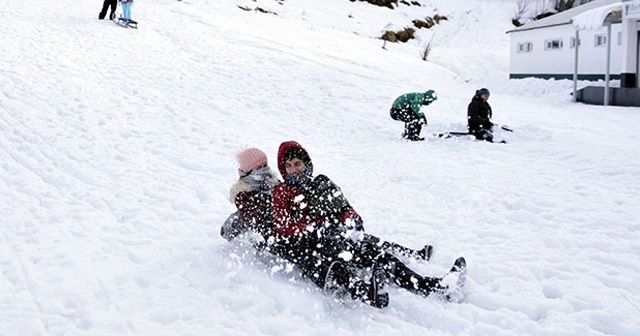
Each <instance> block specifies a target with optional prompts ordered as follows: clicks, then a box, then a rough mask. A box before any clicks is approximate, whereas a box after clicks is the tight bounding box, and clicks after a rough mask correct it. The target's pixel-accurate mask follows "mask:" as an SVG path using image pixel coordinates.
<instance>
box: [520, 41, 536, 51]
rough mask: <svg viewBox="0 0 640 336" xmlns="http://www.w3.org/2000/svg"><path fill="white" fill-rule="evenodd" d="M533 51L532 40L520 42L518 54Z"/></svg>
mask: <svg viewBox="0 0 640 336" xmlns="http://www.w3.org/2000/svg"><path fill="white" fill-rule="evenodd" d="M532 51H533V43H531V42H524V43H518V54H521V53H530V52H532Z"/></svg>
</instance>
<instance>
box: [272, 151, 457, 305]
mask: <svg viewBox="0 0 640 336" xmlns="http://www.w3.org/2000/svg"><path fill="white" fill-rule="evenodd" d="M278 170H279V171H280V174H282V177H283V179H284V183H282V184H279V185H277V186H275V188H274V190H273V222H274V226H275V230H276V233H277V234H278V235H279V237H280V238H279V240H280V243H281V244H282V245H284V246H294V247H296V249H298V248H302V250H303V251H304V253H305V254H307V255H308V253H309V251H313V253H312V254H313V255H314V256H316V260H314V262H315V263H316V265H320V266H319V271H320V272H319V273H318V274H317V275H318V276H319V278H320V279H322V278H324V277H325V276H326V275H327V272H329V271H330V268H331V266H332V265H334V264H335V263H336V262H338V263H340V264H345V265H348V266H355V267H359V268H370V270H371V272H372V274H373V275H372V280H371V282H370V284H371V286H372V287H373V288H372V289H370V290H369V291H368V292H367V293H365V298H366V299H365V301H366V300H368V301H369V303H371V304H372V305H374V306H378V307H379V306H385V305H386V303H385V302H388V294H386V293H385V294H383V295H380V294H379V290H381V289H382V286H381V285H382V284H383V283H385V282H392V283H395V284H397V285H398V286H400V287H402V288H404V289H407V290H409V291H411V292H414V293H417V294H421V295H424V296H428V295H430V294H432V293H434V292H436V293H443V294H445V295H448V293H450V292H451V291H455V290H460V287H461V286H462V285H463V282H464V273H465V270H466V261H465V260H464V258H459V259H458V260H456V263H455V264H454V266H453V267H452V269H451V271H450V273H448V274H450V276H449V278H453V279H454V280H455V281H454V283H451V282H450V281H449V282H447V283H446V284H445V282H443V279H442V278H431V277H423V276H421V275H419V274H417V273H416V272H414V271H413V270H411V269H409V267H407V266H406V265H405V264H404V263H402V262H401V261H400V260H399V259H398V258H396V257H395V256H393V255H392V254H390V253H387V252H386V251H385V250H384V249H383V248H382V246H381V245H380V244H378V242H377V241H372V240H370V239H366V235H365V234H364V227H363V220H362V217H360V215H359V214H358V213H357V212H356V211H355V210H354V208H353V207H352V206H351V205H350V204H349V201H348V200H347V199H346V197H345V196H344V194H343V193H342V191H341V189H340V188H339V187H338V186H337V185H336V184H335V183H333V182H332V181H331V180H330V179H329V178H328V177H326V176H324V175H318V176H316V177H314V176H313V162H312V161H311V158H310V156H309V153H308V152H307V150H306V149H305V148H304V147H302V146H301V145H300V144H299V143H297V142H295V141H286V142H283V143H282V144H281V145H280V148H279V149H278ZM294 252H295V251H294ZM381 276H383V277H384V279H381ZM323 285H324V284H323ZM372 293H373V296H372ZM376 295H377V296H376Z"/></svg>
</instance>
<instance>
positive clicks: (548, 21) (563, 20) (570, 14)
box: [507, 0, 620, 33]
mask: <svg viewBox="0 0 640 336" xmlns="http://www.w3.org/2000/svg"><path fill="white" fill-rule="evenodd" d="M618 2H620V0H595V1H591V2H587V3H586V4H584V5H580V6H578V7H574V8H571V9H569V10H566V11H564V12H560V13H558V14H554V15H551V16H549V17H546V18H544V19H541V20H536V21H531V22H527V23H525V24H524V25H522V26H520V27H517V28H514V29H512V30H509V31H507V33H513V32H519V31H524V30H532V29H540V28H546V27H552V26H562V25H567V24H571V19H573V18H574V17H575V16H577V15H579V14H582V13H584V12H586V11H588V10H592V9H594V8H598V7H602V6H607V5H611V4H615V3H618Z"/></svg>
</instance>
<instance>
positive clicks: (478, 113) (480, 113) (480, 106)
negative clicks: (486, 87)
mask: <svg viewBox="0 0 640 336" xmlns="http://www.w3.org/2000/svg"><path fill="white" fill-rule="evenodd" d="M491 117H492V112H491V105H489V103H488V102H487V101H485V100H484V99H482V97H480V96H479V95H475V96H473V98H472V99H471V103H469V107H468V109H467V122H468V128H469V132H472V133H473V132H475V131H479V130H481V129H485V130H491V128H492V127H493V123H492V122H491Z"/></svg>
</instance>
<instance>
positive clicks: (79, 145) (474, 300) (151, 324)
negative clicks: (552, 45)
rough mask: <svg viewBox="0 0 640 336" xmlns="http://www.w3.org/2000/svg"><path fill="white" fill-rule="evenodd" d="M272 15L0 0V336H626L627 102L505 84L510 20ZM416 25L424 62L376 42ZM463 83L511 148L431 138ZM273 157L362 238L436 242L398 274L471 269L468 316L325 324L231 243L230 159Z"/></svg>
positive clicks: (629, 272) (332, 11) (633, 236)
mask: <svg viewBox="0 0 640 336" xmlns="http://www.w3.org/2000/svg"><path fill="white" fill-rule="evenodd" d="M281 2H282V4H278V3H277V2H275V1H273V0H270V1H267V0H260V1H257V2H255V1H248V0H247V1H242V0H237V1H212V0H208V1H196V0H190V1H187V0H185V1H183V2H178V1H170V0H157V1H139V2H136V4H135V5H134V7H133V9H132V12H133V18H134V19H137V20H139V21H140V25H139V26H140V29H139V30H131V29H129V30H127V29H123V28H121V27H118V26H116V25H115V24H113V23H111V22H109V21H98V20H97V13H98V11H99V8H100V6H101V1H98V0H95V1H79V2H75V3H73V6H61V4H60V3H59V2H53V1H37V2H36V1H10V0H0V7H1V8H2V11H0V42H1V45H2V48H1V49H0V225H1V230H0V272H1V274H0V334H2V335H418V334H423V335H424V334H428V335H629V336H630V335H638V334H640V320H639V319H638V316H640V304H639V303H638V302H639V301H638V299H639V298H640V289H639V288H638V285H637V284H638V282H639V280H640V276H639V275H638V274H640V266H639V264H640V263H639V262H638V261H639V260H638V258H639V255H640V243H639V242H640V224H639V221H638V219H637V214H638V212H639V210H640V200H639V199H638V195H640V146H638V144H639V141H640V136H639V135H638V132H637V130H638V129H640V109H638V108H622V107H607V108H605V107H597V106H588V105H582V104H573V103H571V102H570V96H569V92H570V91H571V88H572V84H571V83H569V82H566V81H555V82H554V81H538V80H519V81H508V80H507V79H506V78H507V68H508V48H509V45H508V36H507V35H506V34H504V31H506V30H507V29H509V28H510V27H509V24H510V19H511V17H512V16H513V13H514V11H515V4H514V3H515V1H498V0H494V1H480V0H465V1H461V0H456V1H451V0H430V1H421V3H423V4H424V6H423V7H420V8H418V7H411V8H408V7H401V8H400V9H399V10H396V11H391V10H389V9H386V8H378V7H373V6H370V5H368V4H366V3H363V2H351V1H346V0H323V1H314V0H304V1H303V0H298V1H289V0H284V1H281ZM237 5H241V6H253V7H256V6H262V7H264V9H267V10H273V11H277V12H278V15H270V14H261V13H256V12H248V11H243V10H240V9H239V8H238V7H237ZM421 11H424V13H422V12H421ZM416 13H422V14H419V15H417V14H416ZM434 13H439V14H441V15H445V16H448V17H449V20H448V21H446V22H443V23H442V24H441V25H439V26H438V27H437V28H436V30H437V34H436V37H435V39H434V41H435V42H434V43H435V48H434V49H433V55H432V57H430V61H429V62H424V61H422V60H421V59H420V57H419V53H420V50H421V49H422V48H423V47H424V43H426V42H427V41H429V40H430V38H431V34H432V32H430V31H420V32H419V33H418V38H419V39H418V40H416V41H413V42H411V43H409V44H405V45H393V44H387V46H386V50H384V49H382V48H381V46H382V43H381V41H380V40H378V39H375V38H374V37H376V36H379V35H381V31H382V30H384V29H385V27H386V26H389V27H393V28H394V29H395V28H398V27H399V28H401V27H402V26H403V25H405V23H406V22H407V21H410V20H411V19H412V18H413V16H414V15H416V16H421V15H423V14H424V15H425V16H426V15H429V16H431V15H433V14H434ZM350 16H351V17H350ZM482 86H487V87H489V88H490V89H491V90H492V97H491V100H490V102H491V104H492V106H493V108H494V111H495V115H494V119H495V120H496V121H497V122H499V123H500V122H501V123H505V124H508V125H510V126H511V127H513V128H514V129H515V130H516V132H514V133H506V134H501V136H503V137H504V138H506V139H507V140H509V144H507V145H492V144H487V143H481V142H475V141H471V140H468V139H448V140H441V139H437V138H433V137H430V135H431V134H433V133H437V132H442V131H446V130H463V129H464V128H465V116H466V114H465V113H466V106H467V104H468V102H469V100H470V98H471V96H472V95H473V92H474V90H475V89H477V88H479V87H482ZM426 89H435V90H436V91H437V92H438V94H439V100H438V101H437V102H436V103H434V104H433V105H432V106H430V107H429V108H428V109H427V110H426V111H427V116H428V118H429V122H430V124H429V127H428V128H426V129H425V130H424V131H423V135H427V136H428V137H429V139H428V140H427V141H425V142H422V143H406V142H402V141H400V140H399V137H400V132H401V130H402V124H401V123H398V122H394V121H392V120H391V119H390V118H389V117H388V109H389V106H390V104H391V102H392V101H393V99H394V98H395V97H396V96H397V95H400V94H402V93H405V92H411V91H424V90H426ZM286 140H297V141H299V142H300V143H301V144H302V145H303V146H306V147H307V149H308V150H309V152H310V153H311V156H312V158H313V159H314V166H315V169H316V172H318V173H323V174H326V175H328V176H329V177H331V178H332V179H333V180H334V181H335V182H336V183H338V184H339V185H340V186H341V187H342V189H343V191H344V192H345V194H346V196H347V197H348V198H349V200H350V201H351V203H352V205H353V206H354V207H355V208H356V209H357V210H358V212H359V213H360V214H361V215H362V216H363V217H364V219H365V225H366V228H367V230H368V231H369V232H371V233H373V234H376V235H378V236H381V237H384V238H386V239H389V240H393V241H396V242H398V243H402V244H405V245H408V246H415V247H419V246H422V245H423V244H425V243H430V244H433V245H434V246H435V255H434V258H433V260H432V261H431V262H430V263H429V264H420V263H418V262H413V263H412V264H411V266H412V267H415V268H416V269H418V270H420V271H421V272H422V273H424V274H429V275H438V276H439V275H442V274H443V273H444V272H445V271H446V270H447V269H448V268H449V267H450V265H451V262H453V260H454V259H455V258H456V257H458V256H460V255H464V256H465V257H466V258H467V261H468V264H469V279H468V283H467V287H466V295H467V297H466V299H465V300H464V301H463V302H461V303H447V302H441V301H438V300H436V299H424V298H420V297H416V296H414V295H412V294H410V293H408V292H405V291H401V290H397V289H393V288H392V289H390V294H391V304H390V306H389V307H388V308H386V309H382V310H377V309H375V308H371V307H368V306H364V305H360V304H357V303H354V304H352V305H339V304H337V303H335V302H333V301H332V300H331V299H330V298H328V297H326V296H323V295H322V294H321V293H319V292H318V291H317V290H316V289H315V288H314V287H313V286H312V285H310V284H309V283H307V282H305V281H300V279H296V278H293V279H290V277H288V276H286V275H283V274H274V275H272V274H269V273H267V272H265V271H263V269H264V268H263V267H261V265H260V264H259V263H255V262H254V261H256V260H255V258H254V257H252V256H251V255H246V254H242V253H241V252H242V250H239V249H237V248H235V247H234V246H230V245H229V244H228V243H227V242H226V241H224V240H223V239H222V238H221V237H220V236H219V234H218V232H219V227H220V224H221V223H222V222H223V221H224V219H225V218H226V216H227V215H228V214H229V213H230V212H232V211H233V210H234V207H233V206H232V204H230V203H229V202H228V200H227V193H228V188H229V187H230V186H231V184H232V183H233V182H234V181H235V179H236V178H237V173H236V166H235V162H234V158H233V157H234V154H235V152H236V151H237V150H238V149H240V148H242V147H245V146H251V147H253V146H257V147H260V148H262V149H263V150H264V151H265V152H266V153H267V154H268V155H269V158H270V159H271V163H272V165H273V166H275V163H274V159H275V155H276V151H277V148H278V145H279V144H280V143H281V142H282V141H286Z"/></svg>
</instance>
